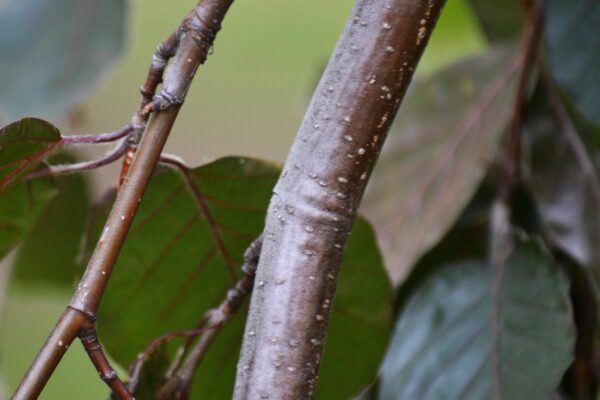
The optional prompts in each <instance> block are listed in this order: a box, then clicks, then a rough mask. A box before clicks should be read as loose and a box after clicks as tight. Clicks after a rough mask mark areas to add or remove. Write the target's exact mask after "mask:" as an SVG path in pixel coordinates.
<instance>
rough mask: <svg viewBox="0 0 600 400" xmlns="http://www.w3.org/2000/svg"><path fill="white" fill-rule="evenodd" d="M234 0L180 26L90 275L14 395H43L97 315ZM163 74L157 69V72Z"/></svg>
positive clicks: (210, 4)
mask: <svg viewBox="0 0 600 400" xmlns="http://www.w3.org/2000/svg"><path fill="white" fill-rule="evenodd" d="M232 2H233V0H203V1H200V2H199V3H198V5H197V6H196V7H195V8H194V9H193V10H192V11H191V12H190V13H189V14H188V15H187V16H186V17H185V19H184V20H183V22H182V23H181V25H180V26H179V28H178V29H177V31H176V36H177V37H178V40H177V42H178V46H177V49H176V53H175V54H174V56H173V58H172V59H171V62H170V63H169V65H168V66H167V67H166V68H165V69H164V77H162V80H163V85H162V89H161V93H160V94H159V95H158V96H156V97H155V100H156V101H157V103H158V104H160V107H156V111H157V112H156V113H153V114H152V116H151V117H150V119H149V122H148V124H147V126H146V127H145V131H144V134H143V136H142V139H141V142H140V144H139V147H138V149H137V152H136V155H135V158H134V160H133V163H132V165H131V168H130V171H129V173H128V174H127V176H126V178H125V181H124V182H123V186H122V187H121V190H119V192H118V194H117V198H116V200H115V204H114V205H113V209H112V211H111V214H110V216H109V217H108V221H107V222H106V225H105V227H104V230H103V233H102V235H101V237H100V240H99V242H98V244H97V246H96V248H95V250H94V252H93V254H92V256H91V259H90V261H89V264H88V266H87V269H86V271H85V274H84V276H83V278H82V279H81V282H80V283H79V285H78V287H77V290H76V292H75V294H74V296H73V298H72V299H71V302H70V304H69V306H68V307H67V309H66V310H65V312H64V314H63V316H62V317H61V319H60V321H59V322H58V324H57V325H56V327H55V328H54V330H53V331H52V333H51V334H50V337H49V338H48V340H47V341H46V343H45V344H44V346H43V347H42V349H41V350H40V353H39V354H38V356H37V357H36V359H35V360H34V361H33V364H32V366H31V367H30V368H29V370H28V372H27V374H26V375H25V377H24V378H23V380H22V381H21V384H20V385H19V387H18V388H17V390H16V392H15V394H14V395H13V397H12V398H13V399H14V400H30V399H36V398H37V397H38V396H39V394H40V393H41V391H42V389H43V387H44V386H45V384H46V382H47V381H48V379H49V378H50V376H51V375H52V373H53V371H54V369H55V368H56V366H57V365H58V363H59V362H60V360H61V358H62V356H63V355H64V353H65V352H66V346H68V345H70V344H71V343H72V341H73V340H74V339H75V337H76V336H77V335H78V334H80V332H81V330H82V329H83V328H84V322H85V321H86V320H88V319H89V318H95V315H96V312H97V310H98V306H99V304H100V300H101V299H102V295H103V294H104V290H105V288H106V285H107V283H108V279H109V277H110V274H111V272H112V268H113V266H114V264H115V262H116V259H117V256H118V254H119V251H120V249H121V247H122V245H123V242H124V240H125V237H126V235H127V232H128V230H129V227H130V226H131V222H132V220H133V217H134V216H135V213H136V211H137V208H138V206H139V203H140V201H141V198H142V196H143V194H144V192H145V190H146V187H147V186H148V182H149V180H150V177H151V176H152V173H153V171H154V168H155V166H156V164H157V162H158V159H159V157H160V153H161V151H162V149H163V147H164V144H165V142H166V140H167V137H168V135H169V133H170V132H171V128H172V127H173V124H174V122H175V119H176V117H177V114H178V112H179V109H180V107H181V104H182V103H183V100H184V99H185V96H186V94H187V91H188V89H189V86H190V84H191V82H192V80H193V78H194V75H195V73H196V70H197V69H198V67H199V65H200V64H203V63H204V61H205V60H206V57H207V56H208V53H209V50H210V48H211V47H212V44H213V41H214V38H215V35H216V33H217V31H218V30H219V29H220V23H221V21H222V20H223V18H224V17H225V14H226V12H227V10H228V9H229V6H230V5H231V3H232ZM153 68H154V62H153V65H152V68H151V73H150V74H152V71H154V70H155V69H153ZM159 69H160V68H159ZM158 74H159V73H158V72H156V76H158ZM156 76H153V77H149V78H148V79H149V80H150V81H151V82H155V81H157V79H158V78H157V77H156ZM155 87H156V86H154V88H155ZM153 101H154V100H153ZM138 126H139V125H138ZM134 128H135V127H134ZM60 343H62V345H61V344H60Z"/></svg>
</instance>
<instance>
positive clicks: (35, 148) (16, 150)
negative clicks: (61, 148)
mask: <svg viewBox="0 0 600 400" xmlns="http://www.w3.org/2000/svg"><path fill="white" fill-rule="evenodd" d="M60 140H61V136H60V132H59V131H58V129H57V128H56V127H55V126H54V125H52V124H50V123H48V122H46V121H43V120H41V119H37V118H24V119H22V120H20V121H17V122H13V123H12V124H9V125H6V126H5V127H3V128H2V129H0V190H2V189H4V188H6V186H8V185H9V184H10V183H11V182H13V181H14V180H15V179H16V178H17V177H19V176H20V175H22V174H23V173H24V172H26V171H28V170H30V169H31V168H33V167H34V166H35V165H37V164H38V163H39V162H40V160H41V159H42V158H43V157H44V156H46V155H47V154H48V153H49V152H50V151H51V150H53V149H54V148H55V147H56V145H57V144H58V143H59V142H60Z"/></svg>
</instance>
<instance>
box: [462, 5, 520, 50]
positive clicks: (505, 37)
mask: <svg viewBox="0 0 600 400" xmlns="http://www.w3.org/2000/svg"><path fill="white" fill-rule="evenodd" d="M469 2H470V3H471V6H472V7H473V11H474V12H475V15H477V19H478V20H479V24H480V25H481V29H482V30H483V32H484V33H485V35H486V36H487V38H488V40H489V41H490V42H507V41H510V40H513V39H515V38H516V37H518V36H519V33H520V32H521V30H522V28H523V22H524V20H523V10H522V7H521V4H522V2H521V1H519V0H469Z"/></svg>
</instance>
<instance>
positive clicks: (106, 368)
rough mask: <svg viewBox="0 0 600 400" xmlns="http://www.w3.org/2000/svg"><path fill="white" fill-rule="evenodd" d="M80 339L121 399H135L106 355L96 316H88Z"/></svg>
mask: <svg viewBox="0 0 600 400" xmlns="http://www.w3.org/2000/svg"><path fill="white" fill-rule="evenodd" d="M79 339H80V340H81V343H82V344H83V348H84V349H85V351H86V353H87V354H88V356H89V357H90V360H92V363H93V364H94V366H95V367H96V370H97V371H98V374H99V375H100V378H101V379H102V380H103V381H104V382H105V383H106V384H107V385H108V387H110V388H111V390H112V392H113V393H114V394H115V395H116V396H117V398H118V399H119V400H134V399H133V396H132V395H131V393H129V390H128V389H127V387H126V386H125V384H124V383H123V382H122V381H121V380H120V379H119V377H118V375H117V373H116V371H115V370H114V369H113V367H112V366H111V365H110V362H109V361H108V359H107V358H106V356H105V355H104V351H103V350H102V346H100V341H99V340H98V332H97V331H96V321H95V320H94V318H91V317H90V318H87V319H86V320H85V322H84V323H83V324H82V326H81V330H80V331H79Z"/></svg>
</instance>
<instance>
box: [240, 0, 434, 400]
mask: <svg viewBox="0 0 600 400" xmlns="http://www.w3.org/2000/svg"><path fill="white" fill-rule="evenodd" d="M443 4H444V0H357V2H356V5H355V7H354V10H353V11H352V14H351V16H350V18H349V20H348V22H347V24H346V27H345V29H344V32H343V33H342V36H341V39H340V40H339V42H338V44H337V47H336V49H335V51H334V52H333V56H332V58H331V59H330V61H329V65H328V66H327V69H326V71H325V73H324V75H323V77H322V78H321V81H320V83H319V85H318V87H317V89H316V91H315V94H314V95H313V99H312V101H311V104H310V106H309V108H308V110H307V112H306V114H305V117H304V120H303V122H302V125H301V126H300V130H299V131H298V134H297V136H296V139H295V141H294V143H293V145H292V149H291V151H290V154H289V156H288V159H287V161H286V163H285V166H284V170H283V173H282V175H281V177H280V178H279V181H278V183H277V185H276V187H275V189H274V191H273V197H272V199H271V203H270V206H269V210H268V213H267V219H266V225H265V230H264V242H263V248H262V253H261V256H260V261H259V265H258V270H257V275H256V280H257V281H259V282H262V283H263V284H262V285H261V286H260V287H257V288H256V289H255V290H254V292H253V294H252V300H251V305H250V312H249V316H248V319H247V322H246V328H245V335H244V341H243V345H242V351H241V355H240V361H239V363H238V370H237V378H236V385H235V392H234V399H237V400H242V399H243V400H247V399H248V400H249V399H252V400H253V399H261V398H270V399H311V398H313V397H314V394H315V388H316V383H317V377H318V370H319V366H320V364H321V357H322V354H323V347H324V343H325V339H326V335H327V326H328V322H329V312H330V310H331V307H323V304H327V305H329V304H330V302H331V301H332V300H333V298H334V295H335V288H336V284H337V276H338V272H339V269H340V266H341V260H342V253H343V249H344V248H345V246H346V243H347V240H348V234H349V233H350V230H351V228H352V225H353V223H354V220H355V218H356V210H357V208H358V206H359V204H360V200H361V198H362V195H363V192H364V189H365V186H366V184H367V182H368V178H369V176H370V174H371V171H372V169H373V166H374V165H375V162H376V160H377V157H378V155H379V152H380V150H381V146H382V144H383V142H384V139H385V136H386V134H387V131H388V129H389V127H390V124H391V123H392V120H393V119H394V117H395V115H396V112H397V110H398V107H399V105H400V103H401V101H402V98H403V97H404V95H405V93H406V90H407V88H408V85H409V83H410V81H411V78H412V75H413V72H414V70H415V68H416V66H417V63H418V61H419V59H420V57H421V54H422V53H423V50H424V49H425V46H426V44H427V41H428V39H429V37H430V34H431V32H432V30H433V28H434V26H435V23H436V20H437V18H438V16H439V14H440V12H441V8H442V6H443Z"/></svg>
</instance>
